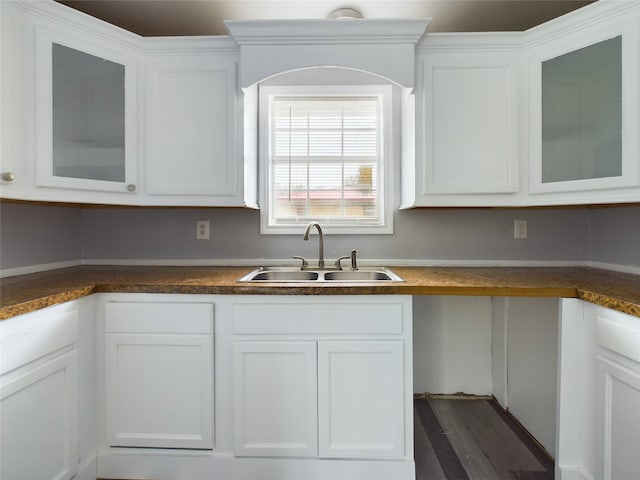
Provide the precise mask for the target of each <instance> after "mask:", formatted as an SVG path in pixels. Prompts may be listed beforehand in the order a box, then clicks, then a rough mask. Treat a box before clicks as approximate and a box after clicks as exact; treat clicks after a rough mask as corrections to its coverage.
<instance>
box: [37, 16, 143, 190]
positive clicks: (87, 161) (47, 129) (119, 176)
mask: <svg viewBox="0 0 640 480" xmlns="http://www.w3.org/2000/svg"><path fill="white" fill-rule="evenodd" d="M136 65H137V62H136V60H135V57H132V56H131V55H130V53H129V49H128V48H126V47H122V48H120V47H119V46H117V45H111V44H103V43H102V42H101V39H98V38H90V37H87V38H83V39H80V38H76V37H75V36H70V35H67V34H65V33H62V32H58V31H50V30H48V29H45V28H42V29H37V30H36V64H35V67H36V68H35V73H36V91H37V95H36V105H35V106H36V139H37V151H36V157H37V158H36V159H37V162H36V180H37V184H38V186H44V187H58V188H67V189H75V190H86V191H110V192H133V191H135V190H136V186H135V157H136V155H135V152H136V148H135V145H136Z"/></svg>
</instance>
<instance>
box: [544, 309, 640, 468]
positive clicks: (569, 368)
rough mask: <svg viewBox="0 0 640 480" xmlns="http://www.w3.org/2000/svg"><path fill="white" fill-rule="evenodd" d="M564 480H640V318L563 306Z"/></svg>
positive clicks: (561, 461) (561, 406)
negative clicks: (636, 479)
mask: <svg viewBox="0 0 640 480" xmlns="http://www.w3.org/2000/svg"><path fill="white" fill-rule="evenodd" d="M561 305H562V307H561V326H560V342H559V346H560V355H559V357H560V362H559V371H560V378H559V381H558V389H559V390H558V394H559V395H558V453H557V457H556V476H557V477H558V478H587V479H588V478H597V479H605V480H629V479H635V478H640V457H639V456H638V445H640V318H638V317H634V316H631V315H626V314H624V313H621V312H618V311H614V310H611V309H608V308H604V307H600V306H596V305H593V304H590V303H587V302H584V301H581V300H576V299H563V300H562V302H561Z"/></svg>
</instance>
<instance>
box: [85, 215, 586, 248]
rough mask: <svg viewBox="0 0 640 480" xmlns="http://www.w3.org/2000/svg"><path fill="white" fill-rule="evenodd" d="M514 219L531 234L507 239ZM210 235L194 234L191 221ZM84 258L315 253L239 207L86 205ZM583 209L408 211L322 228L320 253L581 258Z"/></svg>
mask: <svg viewBox="0 0 640 480" xmlns="http://www.w3.org/2000/svg"><path fill="white" fill-rule="evenodd" d="M514 218H524V219H527V220H528V223H529V238H528V239H525V240H514V239H513V220H514ZM206 219H208V220H210V222H211V234H212V238H211V240H209V241H206V240H196V239H195V222H196V220H206ZM82 223H83V254H84V256H85V258H88V259H123V258H130V259H225V258H230V259H262V258H266V259H287V258H290V257H291V256H292V255H302V256H305V257H307V258H316V257H317V248H318V247H317V240H316V239H315V238H310V240H309V242H305V241H303V240H302V233H303V229H301V231H300V234H299V235H260V233H259V226H260V219H259V213H258V212H257V211H252V210H242V209H170V210H168V209H84V210H83V212H82ZM587 225H588V222H587V212H586V210H516V211H514V210H411V211H402V212H397V213H396V220H395V232H396V233H395V234H394V235H363V236H353V235H326V236H325V256H326V257H327V258H335V257H336V256H340V255H345V254H348V253H349V251H351V249H353V248H355V249H357V250H358V254H359V257H360V258H362V259H409V260H425V259H426V260H430V259H435V260H445V259H453V260H476V259H477V260H581V259H584V258H586V255H587V246H588V244H587Z"/></svg>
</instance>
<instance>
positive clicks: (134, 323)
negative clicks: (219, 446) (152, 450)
mask: <svg viewBox="0 0 640 480" xmlns="http://www.w3.org/2000/svg"><path fill="white" fill-rule="evenodd" d="M213 307H214V306H213V304H212V303H185V302H179V301H158V302H154V301H112V302H108V303H106V305H105V369H106V423H107V442H108V445H109V446H112V447H113V446H119V447H164V448H194V449H211V448H213Z"/></svg>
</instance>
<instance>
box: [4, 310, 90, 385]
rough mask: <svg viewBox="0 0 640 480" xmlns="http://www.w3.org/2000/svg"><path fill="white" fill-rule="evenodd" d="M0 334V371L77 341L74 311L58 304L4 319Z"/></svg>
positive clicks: (11, 368) (76, 316) (76, 324)
mask: <svg viewBox="0 0 640 480" xmlns="http://www.w3.org/2000/svg"><path fill="white" fill-rule="evenodd" d="M5 322H6V324H3V325H2V327H3V328H2V335H0V344H2V348H1V349H0V352H1V353H0V374H5V373H6V372H9V371H11V370H14V369H16V368H18V367H20V366H22V365H26V364H27V363H29V362H32V361H34V360H36V359H38V358H40V357H43V356H45V355H47V354H49V353H52V352H54V351H56V350H59V349H61V348H63V347H66V346H68V345H71V344H73V343H75V342H76V341H77V340H78V311H77V310H76V309H75V308H74V309H72V310H70V309H69V306H68V305H61V306H57V307H52V308H50V309H46V310H43V311H42V312H38V313H34V314H26V315H23V316H20V317H16V318H14V319H10V320H5Z"/></svg>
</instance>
